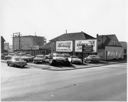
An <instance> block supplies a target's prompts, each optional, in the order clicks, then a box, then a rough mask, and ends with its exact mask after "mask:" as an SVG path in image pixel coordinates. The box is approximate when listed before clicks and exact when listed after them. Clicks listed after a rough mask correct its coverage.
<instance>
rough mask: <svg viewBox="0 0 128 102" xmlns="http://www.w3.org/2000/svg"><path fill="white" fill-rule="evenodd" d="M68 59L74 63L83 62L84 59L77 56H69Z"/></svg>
mask: <svg viewBox="0 0 128 102" xmlns="http://www.w3.org/2000/svg"><path fill="white" fill-rule="evenodd" d="M68 60H69V61H70V62H71V63H72V64H82V60H81V59H80V58H79V57H77V56H71V57H69V58H68Z"/></svg>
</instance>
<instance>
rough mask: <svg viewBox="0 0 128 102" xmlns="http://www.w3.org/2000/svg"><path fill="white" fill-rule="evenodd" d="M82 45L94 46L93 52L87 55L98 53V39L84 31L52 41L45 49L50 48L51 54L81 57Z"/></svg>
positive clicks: (66, 34)
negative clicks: (67, 54)
mask: <svg viewBox="0 0 128 102" xmlns="http://www.w3.org/2000/svg"><path fill="white" fill-rule="evenodd" d="M82 45H92V46H93V51H92V52H87V53H86V54H90V53H91V54H92V53H97V39H96V38H94V37H92V36H91V35H89V34H87V33H85V32H83V31H81V32H74V33H65V34H62V35H60V36H58V37H56V38H54V39H51V40H50V42H49V43H47V44H46V45H45V46H44V47H45V48H49V49H50V50H51V52H58V53H69V54H70V55H77V56H79V57H81V56H82ZM85 56H86V55H85Z"/></svg>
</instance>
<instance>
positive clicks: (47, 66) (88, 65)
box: [1, 60, 125, 71]
mask: <svg viewBox="0 0 128 102" xmlns="http://www.w3.org/2000/svg"><path fill="white" fill-rule="evenodd" d="M1 62H2V63H7V61H6V60H1ZM124 62H125V61H120V62H117V61H116V62H115V61H109V62H107V61H102V62H100V63H86V64H80V65H79V64H78V65H77V64H72V65H70V66H64V65H58V66H51V65H50V64H48V63H43V64H42V63H39V64H35V63H32V62H29V63H27V65H26V67H25V68H30V67H32V68H36V69H44V70H53V71H65V70H75V69H85V68H91V67H100V66H106V65H111V64H117V63H124ZM10 68H11V67H10ZM12 68H13V67H12Z"/></svg>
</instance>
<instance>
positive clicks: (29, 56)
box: [21, 54, 34, 62]
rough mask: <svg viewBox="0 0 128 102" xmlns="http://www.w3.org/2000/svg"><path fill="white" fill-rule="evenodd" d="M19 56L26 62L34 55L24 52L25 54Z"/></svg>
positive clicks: (30, 60) (31, 59)
mask: <svg viewBox="0 0 128 102" xmlns="http://www.w3.org/2000/svg"><path fill="white" fill-rule="evenodd" d="M21 58H22V59H23V60H25V61H26V62H32V61H33V58H34V56H32V55H31V54H25V55H23V56H21Z"/></svg>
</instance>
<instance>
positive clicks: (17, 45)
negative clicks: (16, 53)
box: [13, 35, 46, 50]
mask: <svg viewBox="0 0 128 102" xmlns="http://www.w3.org/2000/svg"><path fill="white" fill-rule="evenodd" d="M45 43H46V39H45V37H42V36H32V35H28V36H20V37H19V36H14V37H13V50H33V49H36V50H37V49H40V48H41V47H42V46H43V45H44V44H45Z"/></svg>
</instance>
